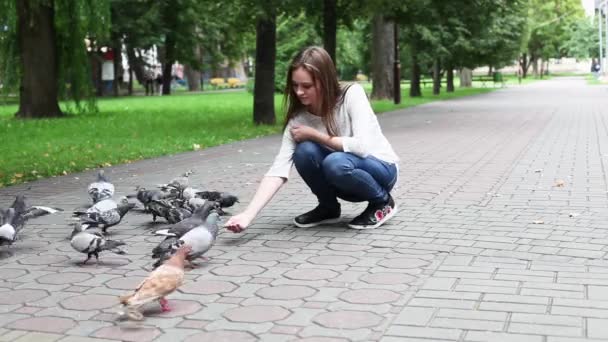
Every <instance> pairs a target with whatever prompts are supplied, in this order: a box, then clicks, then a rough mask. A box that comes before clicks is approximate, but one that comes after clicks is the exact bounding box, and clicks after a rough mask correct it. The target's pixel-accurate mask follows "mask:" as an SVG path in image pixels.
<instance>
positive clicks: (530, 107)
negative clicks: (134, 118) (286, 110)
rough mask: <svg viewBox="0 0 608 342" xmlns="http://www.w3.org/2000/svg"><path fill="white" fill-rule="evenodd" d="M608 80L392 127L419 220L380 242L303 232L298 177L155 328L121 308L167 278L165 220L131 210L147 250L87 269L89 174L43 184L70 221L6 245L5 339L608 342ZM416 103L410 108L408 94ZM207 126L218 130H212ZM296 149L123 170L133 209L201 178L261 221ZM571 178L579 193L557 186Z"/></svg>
mask: <svg viewBox="0 0 608 342" xmlns="http://www.w3.org/2000/svg"><path fill="white" fill-rule="evenodd" d="M607 96H608V88H607V87H605V86H588V85H586V84H585V82H584V81H583V80H582V79H581V78H567V79H562V78H560V79H557V80H550V81H544V82H538V83H533V84H530V85H525V86H520V87H511V88H506V89H501V90H498V91H496V92H493V93H491V94H485V95H478V96H472V97H468V98H461V99H457V100H451V101H442V102H436V103H431V104H427V105H423V106H419V107H415V108H411V109H406V110H401V111H396V112H392V113H386V114H383V115H381V116H380V121H381V124H382V126H383V129H384V131H385V132H386V134H387V136H388V138H389V140H390V141H391V142H392V143H393V145H394V147H395V149H396V151H397V153H398V154H399V155H400V156H401V158H402V160H403V162H402V164H401V169H400V181H399V183H398V187H397V188H396V190H395V191H394V197H395V199H396V200H397V201H398V203H399V206H400V212H399V213H398V214H397V215H396V216H395V218H394V219H393V220H392V221H390V223H389V224H387V225H385V226H383V227H381V228H378V229H376V230H372V231H353V230H349V229H347V228H346V222H347V221H348V220H349V219H351V218H352V217H354V216H356V215H357V214H358V212H359V211H361V210H362V209H363V207H364V204H350V203H346V204H344V205H343V212H344V222H342V223H340V224H336V225H334V226H326V227H315V228H310V229H299V228H296V227H294V226H293V225H292V224H291V220H292V218H293V217H294V216H295V215H297V214H300V213H302V212H304V211H306V210H308V209H310V208H312V207H313V206H314V205H315V204H316V203H315V202H316V201H315V199H314V197H313V196H312V195H311V194H310V193H308V192H307V191H306V188H305V186H304V184H303V182H302V181H301V179H300V178H299V177H297V175H296V174H295V171H294V173H293V174H294V177H293V178H292V180H291V181H290V182H289V183H288V184H287V185H286V187H285V188H284V189H283V190H282V191H281V192H280V193H279V194H278V195H277V196H276V197H275V199H274V200H273V201H272V202H271V204H270V205H269V206H268V207H267V208H266V209H265V210H264V211H263V212H262V213H261V215H260V217H258V219H257V220H256V221H255V224H254V225H252V226H251V227H250V228H249V229H248V230H247V231H245V232H244V233H242V234H232V233H229V232H223V233H222V234H221V235H220V239H219V241H218V244H217V245H216V246H215V247H214V248H213V249H212V251H211V252H210V254H209V256H210V262H208V263H201V264H200V266H199V267H197V268H195V269H193V270H191V271H189V272H188V273H187V276H186V277H187V280H186V283H185V285H184V286H183V287H182V288H181V289H180V290H179V292H176V293H174V294H173V295H171V296H170V297H169V300H170V302H172V306H173V308H174V310H173V311H172V312H168V313H161V312H160V309H159V307H158V306H156V305H151V306H150V307H149V308H148V309H147V315H148V317H147V319H146V320H145V321H144V322H143V323H137V324H136V323H132V322H122V321H117V320H116V318H117V316H116V312H117V309H118V300H117V296H118V295H120V294H124V293H125V292H127V291H129V290H131V289H132V288H133V287H134V286H136V284H138V283H139V282H140V281H141V280H142V279H143V277H145V276H146V275H147V273H148V271H149V269H150V264H151V262H150V256H149V254H150V251H151V248H152V247H153V246H154V245H155V244H156V243H157V242H158V241H159V238H158V237H155V236H153V235H152V234H151V232H152V231H153V230H155V229H156V228H158V227H163V226H164V225H163V224H158V223H157V224H152V223H151V217H150V216H149V215H144V214H141V213H130V214H128V215H127V216H126V217H125V219H124V220H123V223H121V225H119V226H117V227H113V228H111V229H110V232H111V233H112V235H111V236H112V238H114V239H121V240H124V241H126V242H127V244H128V252H129V254H128V255H124V256H116V255H112V254H104V255H102V257H101V259H100V260H101V261H100V262H99V264H95V263H92V264H90V265H87V266H84V267H82V266H79V265H77V264H76V263H77V262H79V261H82V259H83V255H82V254H79V253H76V252H75V251H74V250H72V248H71V247H70V245H69V242H68V241H67V240H66V238H67V236H68V235H69V233H70V228H69V226H68V221H69V220H68V218H69V210H71V209H72V208H75V207H77V206H80V205H82V204H84V203H86V202H87V194H86V186H87V185H88V183H89V182H90V181H92V180H93V179H94V177H95V176H94V175H95V172H94V171H89V172H86V173H81V174H73V175H68V176H63V177H57V178H51V179H47V180H41V181H38V182H33V183H30V184H27V185H20V186H14V187H8V188H4V189H0V205H1V206H6V205H8V204H10V202H11V201H12V200H13V198H14V197H13V196H14V195H15V194H17V193H20V192H22V191H26V190H25V189H26V188H27V186H31V189H30V190H27V194H28V198H29V201H30V203H32V204H41V205H43V204H45V205H54V206H60V207H63V208H65V209H67V210H68V212H66V213H62V214H61V215H56V216H52V217H48V216H47V217H43V218H38V219H36V220H32V221H30V222H29V223H28V225H27V226H26V228H25V229H24V231H23V235H22V239H21V240H20V241H17V242H16V243H15V244H14V245H12V246H10V247H1V249H0V267H1V268H0V341H18V342H25V341H61V342H81V341H82V342H102V341H115V340H122V341H171V342H175V341H231V342H237V341H256V340H262V341H295V340H298V341H327V342H329V341H382V342H389V341H410V342H413V341H427V342H428V341H466V342H473V341H496V342H499V341H504V342H506V341H514V342H515V341H516V342H527V341H530V342H566V341H568V342H576V341H606V340H608V261H607V260H606V252H608V248H607V246H606V243H607V242H608V220H607V219H608V198H607V197H608V194H607V193H608V182H607V173H606V165H605V163H604V162H605V161H606V162H608V125H607V121H608V111H607V110H606V104H608V102H606V98H607ZM405 101H407V99H405ZM201 132H202V129H201ZM279 141H280V140H279V136H272V137H265V138H260V139H254V140H249V141H244V142H239V143H234V144H230V145H225V146H220V147H216V148H210V149H207V150H203V151H195V152H189V153H183V154H179V155H174V156H169V157H164V158H158V159H151V160H145V161H140V162H136V163H132V164H127V165H121V166H115V167H111V168H107V169H106V172H107V174H108V176H109V177H110V179H111V180H112V181H113V182H114V184H115V185H116V189H117V194H118V195H124V194H128V193H131V192H132V191H133V189H134V186H136V185H143V186H147V187H150V186H152V185H155V184H158V183H164V182H166V181H168V180H169V179H171V178H173V177H174V176H177V175H179V174H180V173H182V172H184V171H186V170H188V169H193V170H194V171H195V174H194V175H192V176H191V180H192V182H193V183H194V184H196V185H200V186H201V187H203V188H206V189H220V190H226V191H231V192H234V193H237V194H238V195H239V196H240V197H241V199H242V203H240V204H237V206H236V207H235V208H231V211H232V212H233V213H234V212H238V211H239V210H240V209H243V208H244V207H245V206H246V204H247V201H248V200H249V199H250V198H251V196H252V194H253V192H254V191H255V189H256V187H257V181H259V179H260V178H261V176H262V175H263V174H264V172H265V171H266V170H267V168H268V167H269V165H270V163H271V161H272V159H273V157H274V154H275V153H276V151H277V150H278V146H279ZM558 180H563V181H564V182H565V184H564V186H555V185H556V182H557V181H558Z"/></svg>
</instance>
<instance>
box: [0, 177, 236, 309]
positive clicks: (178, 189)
mask: <svg viewBox="0 0 608 342" xmlns="http://www.w3.org/2000/svg"><path fill="white" fill-rule="evenodd" d="M190 174H192V172H191V171H188V172H186V173H184V174H183V175H181V176H179V177H176V178H174V179H172V180H171V181H170V182H169V183H167V184H162V185H159V186H158V188H157V189H151V190H147V189H145V188H143V187H137V188H136V193H135V194H133V195H128V196H124V197H121V198H120V199H119V200H118V201H115V200H114V193H115V187H114V185H113V184H112V183H111V182H110V181H109V180H108V178H107V177H106V176H105V175H104V172H103V170H100V171H99V172H98V174H97V180H96V181H95V182H93V183H91V184H90V185H89V187H88V194H89V196H90V198H91V200H92V205H91V206H90V207H88V208H82V209H77V210H75V211H74V212H73V216H74V219H75V221H76V222H75V223H74V224H73V226H74V229H73V231H72V234H71V236H70V245H71V246H72V247H73V248H74V250H76V251H78V252H80V253H83V254H86V255H87V257H86V259H85V260H84V261H83V262H82V264H83V265H84V264H86V263H87V262H88V261H89V260H90V259H91V257H93V256H94V257H95V259H96V260H99V253H101V252H103V251H110V252H113V253H116V254H126V252H125V251H124V250H123V249H122V246H125V245H126V244H125V243H124V242H122V241H118V240H111V239H108V238H107V234H108V228H110V227H113V226H116V225H118V224H119V223H120V222H121V220H122V218H123V217H124V216H125V215H126V214H127V213H128V212H129V211H130V210H131V209H133V208H134V207H135V206H136V204H135V203H130V202H129V198H136V199H137V200H138V201H139V202H140V203H141V204H142V205H143V208H144V211H145V212H147V213H150V214H152V220H153V221H156V219H157V217H162V218H164V219H165V220H166V221H167V222H168V223H170V224H171V225H170V226H168V227H167V228H166V229H162V230H157V231H156V232H155V233H154V234H155V235H157V236H160V237H162V238H163V239H162V241H160V242H159V244H158V245H157V246H156V247H154V248H153V249H152V253H151V254H152V258H153V259H155V262H154V263H153V267H154V270H153V271H152V272H151V273H150V275H149V276H148V278H146V279H145V280H144V281H143V282H142V283H141V284H140V285H139V286H138V287H137V288H136V290H135V292H134V293H133V294H131V295H129V296H124V297H120V302H121V303H122V304H123V305H124V306H125V307H126V311H125V312H122V313H121V314H122V315H126V317H128V318H130V319H133V320H141V319H143V315H142V314H141V312H140V311H139V308H140V307H141V306H142V305H144V304H146V303H149V302H152V301H155V300H158V301H159V302H160V304H161V309H162V310H163V311H168V310H169V307H168V304H167V301H166V299H165V296H166V295H168V294H170V293H171V292H173V291H175V290H176V289H177V287H179V286H180V285H181V283H182V282H183V278H184V265H186V264H189V265H190V266H191V267H194V264H193V261H194V260H195V259H197V258H202V259H205V260H206V257H204V255H205V253H207V252H208V251H209V250H210V249H211V247H212V246H213V244H214V242H215V240H216V238H217V235H218V232H219V225H220V218H219V217H220V216H221V215H224V214H225V212H224V211H223V208H227V207H230V206H232V205H234V204H235V203H236V202H238V198H237V197H236V196H234V195H231V194H229V193H226V192H218V191H201V190H197V189H195V188H193V187H191V186H190V185H189V176H190ZM59 211H62V209H59V208H50V207H43V206H32V207H28V205H27V204H26V202H25V197H24V196H23V195H18V196H17V197H16V199H15V201H14V203H13V204H12V205H11V206H10V207H9V208H8V209H2V208H0V246H2V245H10V244H12V243H13V242H15V241H16V240H17V239H18V235H19V232H20V231H21V229H22V228H23V226H24V224H25V223H26V221H27V220H28V219H30V218H33V217H38V216H42V215H47V214H54V213H56V212H59Z"/></svg>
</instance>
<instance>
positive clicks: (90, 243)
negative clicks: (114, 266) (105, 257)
mask: <svg viewBox="0 0 608 342" xmlns="http://www.w3.org/2000/svg"><path fill="white" fill-rule="evenodd" d="M70 245H71V246H72V248H74V249H75V250H76V251H78V252H80V253H84V254H86V255H87V258H86V259H85V260H84V261H83V262H82V264H83V265H84V264H86V263H87V261H89V259H91V257H92V256H95V259H96V260H97V261H99V252H101V251H110V252H113V253H116V254H126V252H125V251H123V250H122V249H120V248H118V247H120V246H124V245H125V243H124V242H122V241H116V240H107V239H106V238H104V237H103V236H102V235H101V234H99V233H90V232H88V231H86V228H84V227H83V226H82V225H81V224H80V223H76V224H75V226H74V230H73V231H72V239H71V241H70Z"/></svg>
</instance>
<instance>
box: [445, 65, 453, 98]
mask: <svg viewBox="0 0 608 342" xmlns="http://www.w3.org/2000/svg"><path fill="white" fill-rule="evenodd" d="M446 69H447V70H446V71H447V72H446V76H445V77H446V82H447V86H446V91H447V92H448V93H453V92H454V67H453V66H452V65H450V64H448V65H447V66H446Z"/></svg>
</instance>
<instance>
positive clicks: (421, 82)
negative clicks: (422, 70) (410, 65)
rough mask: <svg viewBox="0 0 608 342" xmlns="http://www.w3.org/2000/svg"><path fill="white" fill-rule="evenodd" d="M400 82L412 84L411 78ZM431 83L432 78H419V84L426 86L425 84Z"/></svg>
mask: <svg viewBox="0 0 608 342" xmlns="http://www.w3.org/2000/svg"><path fill="white" fill-rule="evenodd" d="M401 84H403V85H407V86H410V85H411V84H412V81H411V80H401ZM427 84H429V85H433V80H432V79H430V78H421V79H420V85H421V86H423V87H425V88H426V85H427Z"/></svg>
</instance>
